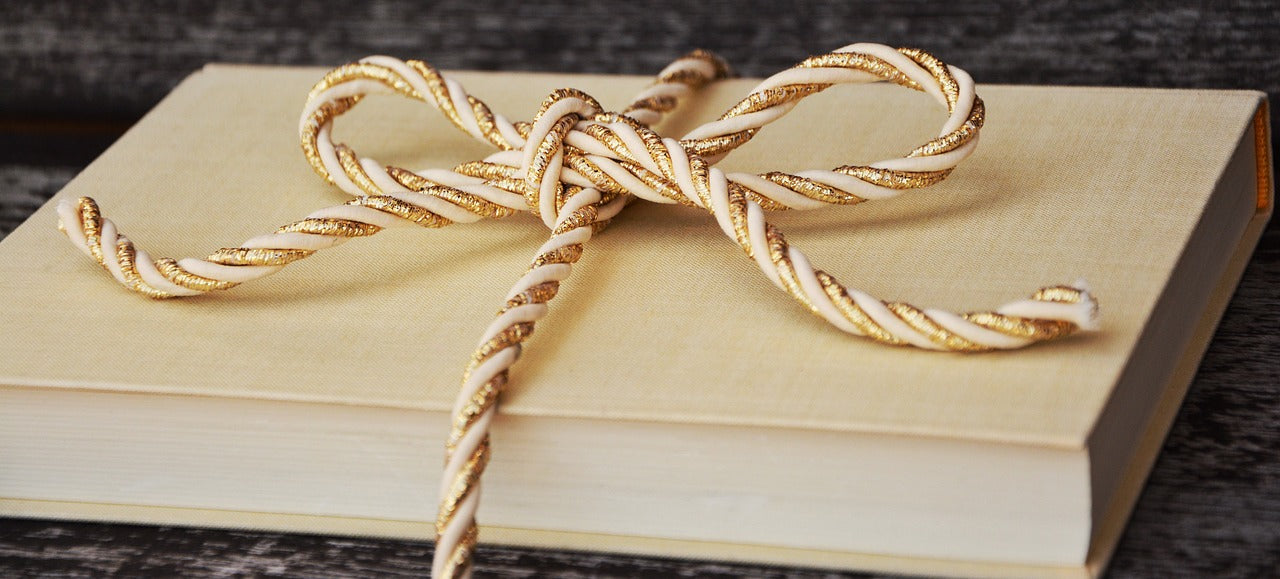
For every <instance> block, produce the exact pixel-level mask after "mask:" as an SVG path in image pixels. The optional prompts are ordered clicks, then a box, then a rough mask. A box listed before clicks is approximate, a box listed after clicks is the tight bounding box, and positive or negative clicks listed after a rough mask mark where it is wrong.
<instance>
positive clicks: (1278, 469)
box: [0, 0, 1280, 577]
mask: <svg viewBox="0 0 1280 579" xmlns="http://www.w3.org/2000/svg"><path fill="white" fill-rule="evenodd" d="M0 13H2V14H3V16H4V17H3V18H0V87H3V88H0V236H3V235H4V234H7V233H8V232H9V231H11V230H12V229H13V228H14V227H16V226H17V224H19V223H21V222H22V220H23V219H25V218H26V216H28V215H29V214H30V213H31V212H33V211H34V210H35V209H36V208H37V207H39V206H40V205H41V204H42V203H43V202H44V201H45V200H47V199H48V198H49V197H50V196H51V195H53V194H54V193H55V192H56V191H57V190H58V189H60V188H61V187H62V185H63V184H65V183H66V182H67V181H68V180H69V179H70V178H71V177H73V176H74V175H75V174H76V173H77V172H78V171H79V170H80V169H82V168H83V167H84V166H85V165H86V164H88V162H90V161H91V160H92V159H93V158H94V157H96V156H97V155H98V154H99V153H100V152H101V151H102V150H103V149H105V148H106V147H107V146H108V145H110V144H111V142H113V141H114V140H115V138H116V137H118V136H119V135H120V134H121V133H122V132H123V131H124V130H125V129H127V128H128V127H129V125H130V124H131V123H133V122H134V121H136V120H137V119H138V118H139V117H140V116H141V115H142V114H143V113H144V112H146V111H147V110H148V109H149V108H150V107H151V106H153V105H154V104H155V103H156V102H157V101H158V100H159V99H160V98H161V97H162V96H164V95H165V94H166V93H167V92H168V91H169V90H170V89H171V88H172V87H173V86H174V85H175V84H177V82H178V81H180V80H181V79H182V78H183V77H185V76H186V75H187V74H189V73H191V72H193V71H195V70H196V69H198V68H200V67H201V66H202V65H203V64H204V63H206V62H213V61H218V62H244V63H262V64H289V65H321V66H335V65H338V64H341V63H344V62H348V61H351V60H354V59H356V58H359V57H362V56H365V55H369V54H378V53H381V54H390V55H393V56H398V57H401V58H422V59H425V60H428V61H430V62H432V63H433V64H434V65H436V66H438V67H440V68H444V69H481V70H533V71H563V72H595V73H620V74H652V73H654V72H656V71H658V70H659V69H661V68H662V67H663V66H664V65H665V64H666V63H667V62H668V61H669V60H671V59H672V58H674V57H676V56H678V55H680V54H683V53H685V52H687V51H688V50H691V49H693V48H706V49H710V50H713V51H715V52H717V53H719V54H720V55H722V56H724V57H725V58H726V59H727V60H728V61H729V62H730V63H732V64H733V65H734V67H735V68H736V69H737V70H738V71H739V72H740V73H741V74H743V75H747V76H767V75H768V74H771V73H773V72H775V71H777V70H780V69H783V68H785V67H787V66H790V65H792V64H794V63H795V62H797V61H799V60H800V59H802V58H804V57H805V56H808V55H810V54H817V53H822V52H826V51H829V50H831V49H834V48H837V47H840V46H843V45H845V44H849V43H852V42H860V41H870V42H880V43H885V44H890V45H895V46H907V45H910V46H916V47H919V48H923V49H926V50H928V51H930V52H932V53H933V54H935V55H937V56H939V57H940V58H942V59H943V60H945V61H947V62H950V63H953V64H957V65H959V66H961V67H962V68H964V69H966V70H967V71H969V72H970V73H971V74H972V75H973V76H974V77H975V78H976V79H977V80H978V81H979V82H980V83H1009V84H1067V85H1106V86H1152V87H1181V88H1189V87H1199V88H1248V89H1259V90H1264V91H1266V92H1267V93H1268V94H1269V95H1270V97H1271V99H1273V100H1274V99H1275V98H1276V97H1277V96H1278V95H1280V6H1278V5H1277V3H1274V2H1266V1H1260V0H1254V1H1236V2H1208V1H1205V2H1177V3H1161V2H1125V1H1120V0H1115V1H1102V0H1086V1H1078V2H1070V3H1068V2H1065V1H1056V0H1041V1H1011V0H1010V1H983V0H975V1H970V2H922V1H909V2H892V3H890V2H884V3H879V2H869V1H865V0H858V1H852V2H838V3H837V2H830V3H819V2H782V1H777V0H774V1H764V2H728V1H704V2H700V3H692V2H682V1H677V0H661V1H656V2H636V1H633V2H613V1H595V2H590V3H577V2H569V1H558V2H546V3H539V2H519V1H515V0H508V1H496V2H494V1H479V0H469V1H450V2H411V1H396V0H376V1H372V2H366V3H357V2H336V1H332V0H330V1H312V2H281V3H266V2H250V1H238V2H207V1H201V2H194V1H174V2H147V1H142V0H120V1H116V2H111V3H101V4H99V3H92V4H91V3H85V2H77V1H75V0H43V1H18V2H14V1H7V2H4V3H3V6H2V7H0ZM1275 118H1280V115H1273V119H1275ZM1277 132H1278V131H1277V130H1276V121H1275V120H1273V125H1272V133H1273V135H1274V134H1277ZM1190 137H1191V138H1194V135H1191V136H1190ZM1169 146H1177V144H1176V143H1170V144H1169ZM1273 147H1274V144H1273ZM1278 304H1280V227H1277V226H1276V225H1274V224H1273V225H1272V226H1271V227H1270V228H1269V229H1268V230H1267V232H1266V234H1265V235H1264V238H1263V240H1262V242H1261V244H1260V246H1259V248H1258V250H1257V253H1256V254H1255V255H1254V258H1253V260H1252V262H1251V263H1250V265H1249V268H1248V270H1247V271H1246V272H1245V274H1244V278H1243V280H1242V281H1241V284H1240V288H1239V289H1238V290H1237V293H1236V296H1235V298H1234V299H1233V301H1232V303H1231V306H1230V308H1229V309H1228V310H1227V313H1226V316H1225V317H1224V319H1223V320H1222V323H1221V325H1220V327H1219V329H1218V332H1217V334H1216V335H1215V337H1214V341H1213V343H1212V345H1211V347H1210V349H1209V352H1208V354H1207V356H1206V357H1205V359H1204V362H1203V363H1202V365H1201V368H1200V371H1199V373H1198V375H1197V377H1196V380H1195V382H1194V384H1193V385H1192V387H1191V390H1190V392H1189V394H1188V396H1187V400H1186V403H1185V405H1184V407H1183V408H1182V411H1181V412H1180V414H1179V415H1178V419H1177V422H1176V423H1175V424H1174V426H1173V429H1172V431H1171V433H1170V435H1169V439H1168V441H1167V442H1166V445H1165V448H1164V451H1163V454H1162V455H1161V458H1160V459H1159V462H1158V463H1157V464H1156V467H1155V470H1154V471H1153V473H1152V475H1151V478H1150V481H1149V483H1148V485H1147V487H1146V490H1145V491H1144V493H1143V495H1142V497H1141V499H1140V501H1139V503H1138V506H1137V509H1136V511H1135V512H1134V515H1133V518H1132V520H1131V522H1130V524H1129V527H1128V529H1127V530H1126V532H1125V535H1124V538H1123V539H1122V541H1121V543H1120V547H1119V550H1118V552H1117V554H1116V557H1115V559H1114V562H1113V564H1112V568H1111V572H1110V575H1111V576H1112V577H1169V576H1203V575H1213V576H1224V577H1263V576H1271V575H1272V574H1273V573H1274V572H1275V569H1276V568H1277V567H1280V458H1277V449H1280V395H1277V388H1276V386H1277V384H1280V332H1278V331H1277V330H1280V313H1278V311H1280V310H1277V307H1276V306H1277V305H1278ZM13 339H21V338H20V337H18V336H0V353H2V352H3V340H13ZM0 355H2V354H0ZM430 552H431V546H430V545H429V544H427V543H423V542H413V541H393V540H374V539H363V538H349V537H321V536H307V535H291V534H278V533H256V532H242V531H225V530H209V529H185V528H173V527H153V526H140V525H108V524H92V523H65V522H57V521H39V520H35V521H32V520H17V519H0V575H3V576H6V577H9V576H58V577H90V576H106V575H118V576H152V575H161V576H163V575H175V574H182V575H185V576H201V577H228V576H273V577H274V576H310V577H314V576H329V577H366V576H415V575H421V574H424V573H425V572H426V570H427V569H428V568H429V562H430ZM479 562H480V567H479V568H478V571H479V572H481V573H483V574H485V575H500V576H509V577H527V576H541V575H558V576H566V577H585V576H609V577H651V576H652V577H657V576H673V575H678V576H704V577H734V576H744V575H745V576H753V577H836V576H847V577H863V576H864V575H857V574H837V573H830V572H824V571H818V570H805V569H785V568H776V567H757V566H749V565H730V564H721V563H707V562H695V561H683V560H669V559H653V558H635V557H628V556H621V555H608V554H586V553H570V552H548V551H537V550H525V549H509V548H498V547H482V548H481V549H480V554H479Z"/></svg>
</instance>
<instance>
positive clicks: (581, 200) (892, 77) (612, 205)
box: [58, 44, 1096, 577]
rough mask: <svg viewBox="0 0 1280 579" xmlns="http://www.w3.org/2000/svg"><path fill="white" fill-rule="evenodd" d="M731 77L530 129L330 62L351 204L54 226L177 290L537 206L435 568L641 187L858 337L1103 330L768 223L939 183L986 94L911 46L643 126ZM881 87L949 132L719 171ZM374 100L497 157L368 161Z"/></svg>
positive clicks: (311, 134)
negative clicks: (157, 243) (417, 114)
mask: <svg viewBox="0 0 1280 579" xmlns="http://www.w3.org/2000/svg"><path fill="white" fill-rule="evenodd" d="M727 74H728V70H727V68H726V67H725V65H724V64H723V63H722V62H721V61H720V60H719V59H718V58H716V57H714V56H712V55H710V54H708V53H705V52H701V51H698V52H694V53H691V54H689V55H687V56H685V57H682V58H681V59H679V60H676V61H675V62H674V63H672V64H671V65H670V66H668V67H667V68H666V69H664V70H663V71H662V72H661V73H660V74H659V76H658V79H657V81H656V82H655V83H654V84H653V85H651V86H650V87H649V88H647V89H646V90H644V91H643V92H642V93H641V94H640V95H638V96H637V97H636V98H635V99H634V101H633V102H632V103H631V105H630V106H628V107H627V108H626V109H624V110H623V111H622V112H621V113H607V112H604V109H603V108H602V107H601V106H600V104H599V103H597V102H596V101H595V99H593V98H591V97H590V96H589V95H587V94H585V93H582V92H580V91H577V90H573V89H562V90H558V91H555V92H553V93H552V94H551V95H550V96H549V97H547V99H546V100H545V101H544V102H543V104H542V107H541V109H540V111H539V112H538V114H537V116H536V117H535V118H534V120H533V122H532V123H513V122H511V121H508V120H507V119H506V118H504V117H503V116H501V115H499V114H496V113H494V112H492V111H491V110H490V109H489V107H488V106H487V105H485V104H484V103H483V102H482V101H480V100H479V99H476V98H475V97H473V96H471V95H469V94H467V93H466V91H465V90H464V89H463V87H462V86H461V85H459V84H457V83H456V82H454V81H452V80H449V79H447V78H445V77H444V76H442V75H441V74H440V73H439V72H437V71H436V70H435V69H434V68H432V67H431V66H429V65H428V64H426V63H425V62H421V61H412V60H411V61H399V60H396V59H392V58H388V57H370V58H366V59H363V60H361V61H359V62H357V63H354V64H350V65H346V66H342V67H339V68H337V69H335V70H333V71H332V72H330V73H329V74H327V75H326V76H325V77H324V78H323V79H322V80H321V81H320V82H319V84H317V85H316V87H315V88H314V89H313V90H312V91H311V94H310V98H309V100H308V104H307V106H306V108H305V109H304V111H303V114H302V119H301V123H300V125H301V126H300V130H299V134H300V137H301V141H302V149H303V152H304V154H305V155H306V158H307V160H308V161H309V162H310V163H311V166H312V167H313V168H314V169H315V171H316V172H317V173H318V174H319V175H320V176H321V177H323V178H325V179H326V180H328V181H329V182H331V183H333V184H334V185H336V186H337V187H338V188H340V189H342V190H343V191H346V192H347V193H350V194H351V195H353V196H355V198H354V199H352V200H351V201H349V202H347V203H345V204H342V205H337V206H333V207H327V208H325V209H321V210H319V211H316V212H314V213H312V214H310V215H308V216H306V217H305V218H303V219H301V220H299V221H295V222H293V223H290V224H287V225H285V226H283V227H280V228H279V229H277V230H276V231H275V232H273V233H270V234H267V235H262V236H258V237H254V238H252V239H249V240H248V241H246V242H244V243H242V244H240V245H239V246H237V247H232V248H224V249H219V250H218V251H216V252H214V253H212V254H210V255H209V256H208V257H206V258H204V259H194V258H186V259H181V260H174V259H169V258H160V259H153V258H151V256H150V255H149V254H147V253H146V252H145V251H143V250H141V249H139V248H137V247H135V246H134V244H133V243H132V242H130V241H129V240H128V239H127V238H126V237H124V236H123V235H121V234H120V233H119V231H118V230H117V228H116V226H115V225H114V224H113V223H112V222H111V221H110V220H108V219H105V218H103V217H102V216H101V214H100V212H99V210H98V207H97V205H96V204H95V203H94V202H93V200H91V199H88V198H80V199H78V200H76V201H63V202H61V203H60V204H59V206H58V214H59V227H60V228H61V229H62V230H63V231H64V232H66V234H67V235H68V237H70V238H71V240H72V242H73V243H75V244H76V245H77V246H78V247H80V248H81V249H82V250H83V251H84V252H85V253H87V254H88V255H90V256H91V257H93V258H94V259H95V260H96V261H97V262H98V263H99V264H101V265H102V266H103V267H105V268H106V269H107V270H108V271H109V272H110V273H111V274H112V276H113V277H115V278H116V279H117V280H118V281H119V282H120V283H122V284H124V285H125V286H126V287H129V288H130V289H133V290H134V291H138V292H140V293H143V294H145V295H148V296H151V297H156V298H165V297H172V296H189V295H196V294H201V293H206V292H210V291H214V290H224V289H229V288H231V287H233V286H235V285H237V284H240V283H243V282H246V281H249V280H252V279H256V278H259V277H263V276H266V275H270V274H272V273H275V272H276V271H279V270H280V269H281V268H283V267H284V266H285V265H287V264H289V263H292V262H294V261H297V260H300V259H303V258H305V257H308V256H310V255H312V254H314V253H315V252H316V251H319V250H321V249H325V248H328V247H332V246H335V245H338V244H340V243H344V242H346V241H348V240H350V239H352V238H356V237H366V236H369V235H373V234H375V233H378V232H379V231H381V230H382V229H384V228H387V227H392V226H398V225H410V224H416V225H420V226H425V227H443V226H446V225H450V224H452V223H455V222H461V223H470V222H474V221H478V220H480V219H485V218H502V217H507V216H509V215H512V214H514V213H516V212H519V211H529V212H530V213H532V214H534V215H536V216H538V217H540V218H541V219H542V221H543V223H544V224H545V225H546V226H547V227H548V228H549V229H551V235H550V237H549V239H548V240H547V242H546V243H544V244H543V245H542V247H540V248H539V249H538V251H537V253H536V255H535V257H534V258H533V261H532V263H531V264H530V266H529V269H528V271H527V272H526V273H525V274H524V276H523V277H521V278H520V279H519V280H518V281H517V282H516V283H515V285H514V286H513V287H512V289H511V291H510V292H509V293H508V294H507V300H506V303H505V305H504V306H503V308H502V310H501V311H500V312H499V314H498V316H497V318H496V319H494V320H493V322H492V323H491V324H490V325H489V327H488V328H487V329H486V330H485V332H484V333H483V335H482V336H481V339H480V341H479V344H478V346H477V348H476V351H475V353H474V354H473V355H472V357H471V360H470V362H469V363H468V365H467V368H466V371H465V373H464V375H463V381H462V382H463V383H462V388H461V391H460V392H459V395H458V398H457V402H456V403H455V406H454V409H453V415H454V420H453V425H452V428H451V431H450V433H449V437H448V441H447V443H446V457H445V467H444V476H443V478H442V482H441V489H440V496H441V499H440V508H439V511H438V515H437V520H436V531H437V543H436V551H435V559H434V562H433V567H432V572H433V575H435V576H437V577H454V576H467V575H469V574H470V571H471V566H472V554H473V551H474V549H475V545H476V541H477V527H476V522H475V511H476V508H477V506H478V504H479V496H480V477H481V474H482V473H483V472H484V469H485V466H486V464H487V463H488V460H489V425H490V422H491V421H492V419H493V417H494V415H495V412H496V402H497V398H498V396H499V395H500V394H501V392H502V390H503V389H504V388H505V386H506V384H507V381H508V372H509V370H510V368H511V366H512V365H513V364H514V363H515V361H516V359H517V358H518V357H519V356H520V353H521V350H522V344H523V343H524V342H525V341H526V340H527V339H528V338H529V337H530V335H531V334H532V333H533V330H534V326H535V324H536V323H537V321H538V320H539V319H541V318H542V317H543V316H545V315H546V313H547V309H548V308H547V303H548V302H549V301H550V300H551V299H552V298H553V297H555V294H556V292H557V290H558V289H559V283H560V282H561V281H563V280H564V279H566V278H567V277H568V276H569V273H570V271H571V270H572V264H574V263H576V262H577V261H578V260H579V259H580V257H581V255H582V251H583V247H584V245H585V243H586V242H587V241H588V240H589V239H590V238H591V236H592V235H593V234H594V233H595V232H596V231H598V230H599V229H600V228H602V227H604V226H605V225H606V224H607V223H608V221H609V220H610V219H611V218H612V217H614V216H615V215H617V214H618V212H619V211H621V210H622V208H623V207H624V206H625V204H626V203H627V202H628V201H630V200H631V199H632V198H633V197H638V198H642V199H645V200H648V201H653V202H656V203H668V204H672V203H678V204H681V205H687V206H690V207H697V208H700V209H703V210H705V211H707V212H708V213H710V214H711V215H712V216H713V217H714V218H715V220H716V223H717V224H718V225H719V226H720V228H721V230H722V231H723V232H724V233H725V235H726V236H728V237H729V238H730V239H732V240H734V241H735V242H736V243H737V244H738V245H739V247H741V248H742V250H743V251H744V252H745V253H746V254H747V256H748V257H750V258H752V259H754V260H755V262H756V264H757V265H758V266H759V267H760V269H761V270H762V271H763V272H764V273H765V275H766V277H767V278H768V279H769V280H770V281H772V282H773V283H774V284H775V285H777V286H778V287H779V288H781V289H783V290H784V291H786V292H787V293H788V294H790V295H791V296H792V297H793V298H794V299H795V300H797V301H799V302H800V303H801V304H802V305H803V306H804V307H805V308H807V309H808V310H810V311H811V312H813V313H814V314H816V315H818V316H820V317H822V318H823V319H826V320H827V321H828V322H830V323H831V324H832V325H834V326H836V327H837V328H839V329H841V330H843V331H845V332H849V333H851V334H855V335H859V336H866V337H869V338H871V339H874V340H877V341H880V342H884V343H888V344H893V345H910V346H915V347H919V348H924V349H930V350H950V351H984V350H993V349H1010V348H1020V347H1023V346H1027V345H1030V344H1033V343H1036V342H1040V341H1045V340H1049V339H1054V338H1058V337H1061V336H1065V335H1067V334H1070V333H1072V332H1074V331H1076V330H1079V329H1092V328H1094V326H1095V324H1096V302H1095V301H1094V299H1093V298H1092V296H1091V295H1090V294H1089V292H1088V289H1087V288H1086V287H1085V286H1084V284H1083V283H1082V282H1079V283H1077V284H1075V285H1061V286H1052V287H1046V288H1042V289H1040V290H1039V291H1037V292H1035V293H1034V294H1033V295H1032V296H1031V297H1030V298H1029V299H1025V300H1019V301H1014V302H1011V303H1008V304H1005V305H1003V306H1001V307H999V308H996V309H995V310H994V311H979V312H970V313H964V314H955V313H951V312H946V311H941V310H934V309H921V308H918V307H915V306H912V305H910V304H906V303H902V302H887V301H882V300H879V299H877V298H874V297H872V296H870V295H868V294H866V293H864V292H861V291H858V290H854V289H850V288H847V287H846V286H844V285H842V284H841V283H840V282H839V281H837V280H836V278H835V277H833V276H831V275H830V274H828V273H826V272H823V271H821V270H817V269H815V268H814V267H813V266H812V265H811V264H810V263H809V260H808V259H807V258H806V257H805V255H804V254H803V253H802V252H801V251H800V250H799V249H797V248H795V247H794V246H792V245H790V244H789V243H788V242H787V240H786V238H785V237H784V236H783V234H782V232H781V231H780V230H778V228H776V227H774V226H773V225H771V224H769V223H768V222H767V221H766V220H765V217H764V212H765V211H766V210H783V209H814V208H817V207H823V206H825V205H827V204H840V205H850V204H856V203H861V202H863V201H866V200H877V199H887V198H891V197H894V196H897V195H899V194H901V193H902V192H904V191H906V190H908V189H914V188H919V187H924V186H927V185H932V184H934V183H937V182H938V181H941V180H942V179H944V178H945V177H946V176H947V175H948V174H950V172H951V171H952V169H953V168H954V167H955V166H956V164H958V163H959V162H960V161H962V160H963V159H964V158H966V157H968V156H969V155H970V154H971V153H972V152H973V151H974V149H975V147H976V146H977V142H978V134H979V130H980V129H981V127H982V123H983V119H984V107H983V104H982V101H981V100H980V99H979V98H978V97H977V95H976V94H975V91H974V83H973V80H972V79H971V78H970V77H969V75H968V74H966V73H965V72H964V71H962V70H960V69H958V68H955V67H952V66H948V65H945V64H943V63H942V62H940V61H939V60H937V59H935V58H934V57H932V56H930V55H929V54H926V53H924V52H922V51H919V50H915V49H906V48H903V49H897V50H895V49H892V48H889V47H885V46H881V45H875V44H854V45H850V46H846V47H844V48H841V49H839V50H836V51H834V52H831V53H829V54H825V55H822V56H816V57H812V58H809V59H807V60H805V61H803V62H801V63H799V64H797V65H796V66H795V67H793V68H790V69H788V70H785V71H783V72H781V73H778V74H776V75H774V76H772V77H769V78H768V79H766V80H764V81H763V82H762V83H760V84H759V85H758V86H756V87H755V88H754V89H753V90H752V91H751V92H750V94H748V95H747V96H746V97H745V98H744V99H742V100H741V101H740V102H739V103H738V104H737V105H735V106H734V107H733V108H731V109H729V110H728V111H727V112H725V113H724V114H723V115H722V116H721V117H720V118H719V119H717V120H715V121H712V122H709V123H707V124H705V125H703V126H701V127H698V128H697V129H695V130H694V131H692V132H691V133H689V134H688V135H686V136H685V137H684V138H683V139H682V140H678V141H677V140H675V139H671V138H664V137H662V136H660V135H658V134H657V133H655V132H653V131H652V130H650V129H649V128H648V125H649V124H652V123H654V122H657V121H658V120H660V119H661V117H662V115H663V114H664V113H666V112H668V111H670V110H673V109H674V108H675V107H676V106H677V104H678V103H679V101H680V99H682V98H684V97H686V96H688V95H689V94H690V93H692V92H693V91H694V90H695V89H697V88H698V87H700V86H702V85H704V84H706V83H707V82H710V81H713V80H716V79H719V78H723V77H725V76H726V75H727ZM876 81H889V82H892V83H895V84H899V85H902V86H905V87H908V88H912V89H915V90H919V91H923V92H925V93H926V94H929V95H931V96H932V97H934V99H936V100H937V101H938V102H939V103H940V104H941V105H942V106H944V107H945V108H946V110H947V111H948V118H947V121H946V122H945V123H944V125H943V128H942V130H941V131H940V132H939V134H938V136H937V137H936V138H934V139H931V140H929V141H928V142H926V143H924V144H922V145H920V146H919V147H917V148H915V149H913V150H912V151H911V152H910V153H909V154H908V155H907V156H905V157H903V158H897V159H890V160H886V161H880V162H877V163H872V164H870V165H846V166H842V167H837V168H834V169H831V170H809V171H802V172H799V173H784V172H777V171H774V172H768V173H762V174H758V175H756V174H747V173H730V174H726V173H724V172H723V171H721V170H719V169H717V168H714V167H713V166H712V165H713V164H714V163H715V162H716V161H718V160H719V159H721V158H723V157H724V156H725V155H726V154H728V153H729V152H731V151H732V150H733V149H735V148H737V147H739V146H741V145H742V144H744V143H746V142H747V141H749V140H750V139H751V138H752V137H754V136H755V134H756V133H757V132H759V130H760V129H761V128H762V127H763V126H764V125H766V124H768V123H770V122H773V121H775V120H777V119H779V118H781V117H782V116H784V115H785V114H786V113H787V112H789V111H790V110H791V109H792V108H793V107H795V106H796V105H797V104H798V103H799V102H800V100H802V99H803V98H805V97H807V96H809V95H812V94H815V93H818V92H821V91H823V90H825V89H827V88H829V87H831V86H833V85H836V84H845V83H863V82H876ZM372 93H391V94H399V95H402V96H405V97H408V98H413V99H417V100H421V101H425V102H427V103H429V104H431V105H432V106H434V107H435V108H436V109H437V110H439V111H440V112H441V113H443V114H444V115H445V116H446V117H447V118H449V119H450V121H452V122H453V124H455V125H456V126H458V127H459V128H460V129H462V130H463V131H465V132H467V133H469V134H471V135H472V136H474V137H475V138H477V139H479V140H482V141H485V142H487V143H490V144H492V145H493V146H495V147H496V148H498V149H499V150H500V151H499V152H498V153H495V154H493V155H491V156H489V157H487V158H486V159H484V160H482V161H474V162H469V163H463V164H461V165H458V166H456V167H454V168H453V169H452V170H440V169H428V170H424V171H411V170H407V169H402V168H398V167H393V166H385V165H382V164H379V163H378V162H376V161H374V160H372V159H368V158H362V157H359V156H357V155H356V153H355V152H354V151H352V150H351V149H350V148H348V147H346V146H345V145H342V144H335V143H334V142H333V141H332V139H331V135H330V130H331V127H332V123H333V120H334V119H335V118H336V117H337V116H339V115H341V114H342V113H344V112H346V111H347V110H350V109H351V108H352V107H353V106H355V105H356V104H357V103H358V102H359V101H360V100H361V99H362V98H363V97H364V96H365V95H367V94H372Z"/></svg>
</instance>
